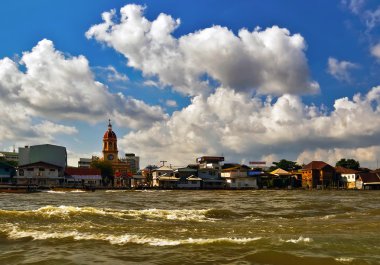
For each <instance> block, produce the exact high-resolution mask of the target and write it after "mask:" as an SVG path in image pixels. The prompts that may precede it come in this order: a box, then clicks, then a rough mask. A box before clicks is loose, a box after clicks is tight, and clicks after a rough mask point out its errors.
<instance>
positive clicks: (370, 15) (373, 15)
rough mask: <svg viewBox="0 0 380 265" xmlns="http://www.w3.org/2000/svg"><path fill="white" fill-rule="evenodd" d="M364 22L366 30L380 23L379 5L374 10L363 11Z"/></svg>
mask: <svg viewBox="0 0 380 265" xmlns="http://www.w3.org/2000/svg"><path fill="white" fill-rule="evenodd" d="M365 22H366V25H367V28H368V30H372V29H374V28H375V27H377V26H378V25H379V23H380V6H379V7H378V8H377V9H375V10H367V11H366V12H365Z"/></svg>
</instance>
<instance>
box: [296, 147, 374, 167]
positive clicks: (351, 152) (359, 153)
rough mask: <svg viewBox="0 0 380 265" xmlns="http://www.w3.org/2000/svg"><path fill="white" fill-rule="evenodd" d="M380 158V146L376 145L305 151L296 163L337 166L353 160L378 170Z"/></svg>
mask: <svg viewBox="0 0 380 265" xmlns="http://www.w3.org/2000/svg"><path fill="white" fill-rule="evenodd" d="M379 157H380V146H379V145H374V146H370V147H363V148H327V149H321V148H316V149H314V150H305V151H303V152H302V153H300V154H299V156H298V157H297V159H296V161H297V162H298V163H300V164H307V163H309V162H310V161H313V160H319V161H321V160H322V161H325V162H327V163H330V164H331V165H333V166H335V163H336V162H337V161H339V160H340V159H342V158H352V159H355V160H357V161H359V162H360V165H361V166H362V167H369V168H372V169H375V168H377V167H378V166H377V160H378V158H379Z"/></svg>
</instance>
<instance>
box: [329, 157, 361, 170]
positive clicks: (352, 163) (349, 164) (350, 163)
mask: <svg viewBox="0 0 380 265" xmlns="http://www.w3.org/2000/svg"><path fill="white" fill-rule="evenodd" d="M335 166H337V167H344V168H349V169H355V170H358V169H359V168H360V163H359V161H356V160H355V159H352V158H348V159H346V158H342V159H341V160H339V161H338V162H336V164H335Z"/></svg>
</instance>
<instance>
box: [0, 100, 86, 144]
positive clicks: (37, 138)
mask: <svg viewBox="0 0 380 265" xmlns="http://www.w3.org/2000/svg"><path fill="white" fill-rule="evenodd" d="M0 116H1V123H0V142H2V143H3V145H4V144H6V143H8V144H9V145H12V144H13V143H16V142H17V143H18V144H32V143H34V144H36V143H41V142H42V141H43V142H46V141H47V142H52V141H53V140H54V138H55V136H56V135H58V134H66V135H74V134H77V133H78V130H77V129H76V128H75V127H73V126H65V125H62V124H57V123H53V122H51V121H48V120H42V121H40V122H34V121H33V117H32V116H31V115H30V110H29V109H28V108H25V107H24V106H23V105H21V104H19V103H13V102H6V101H2V100H0Z"/></svg>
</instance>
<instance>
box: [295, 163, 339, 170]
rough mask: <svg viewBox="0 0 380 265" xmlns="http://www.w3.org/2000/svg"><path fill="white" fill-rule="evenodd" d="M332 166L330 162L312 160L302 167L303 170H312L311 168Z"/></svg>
mask: <svg viewBox="0 0 380 265" xmlns="http://www.w3.org/2000/svg"><path fill="white" fill-rule="evenodd" d="M327 166H329V167H332V166H330V165H329V164H327V163H325V162H323V161H312V162H310V163H309V164H307V165H305V166H304V167H303V168H302V169H303V170H308V169H309V170H310V169H323V168H325V167H327Z"/></svg>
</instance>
